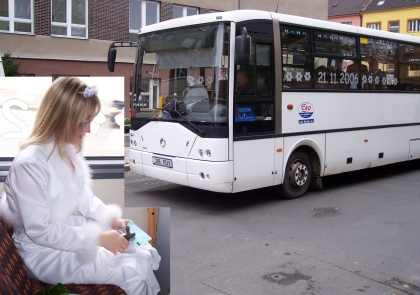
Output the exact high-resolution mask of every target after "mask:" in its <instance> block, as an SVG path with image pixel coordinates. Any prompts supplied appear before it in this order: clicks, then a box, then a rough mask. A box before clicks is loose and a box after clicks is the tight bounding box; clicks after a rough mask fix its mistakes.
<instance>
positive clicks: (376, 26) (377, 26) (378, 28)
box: [367, 23, 381, 30]
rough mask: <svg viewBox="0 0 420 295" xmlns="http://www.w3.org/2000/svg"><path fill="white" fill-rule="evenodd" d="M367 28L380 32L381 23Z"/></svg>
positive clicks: (369, 25)
mask: <svg viewBox="0 0 420 295" xmlns="http://www.w3.org/2000/svg"><path fill="white" fill-rule="evenodd" d="M367 27H368V28H369V29H374V30H380V29H381V24H380V23H373V24H368V25H367Z"/></svg>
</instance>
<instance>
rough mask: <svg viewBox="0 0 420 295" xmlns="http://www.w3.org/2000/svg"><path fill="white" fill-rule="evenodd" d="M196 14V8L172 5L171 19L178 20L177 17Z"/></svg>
mask: <svg viewBox="0 0 420 295" xmlns="http://www.w3.org/2000/svg"><path fill="white" fill-rule="evenodd" d="M196 14H198V9H197V8H192V7H186V6H179V5H174V8H173V12H172V18H179V17H184V16H190V15H196Z"/></svg>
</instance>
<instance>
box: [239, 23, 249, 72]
mask: <svg viewBox="0 0 420 295" xmlns="http://www.w3.org/2000/svg"><path fill="white" fill-rule="evenodd" d="M239 30H240V31H241V32H240V35H239V36H236V38H235V63H236V64H237V65H244V66H246V65H249V60H250V58H251V36H249V35H248V32H247V30H246V28H245V27H243V28H240V29H239Z"/></svg>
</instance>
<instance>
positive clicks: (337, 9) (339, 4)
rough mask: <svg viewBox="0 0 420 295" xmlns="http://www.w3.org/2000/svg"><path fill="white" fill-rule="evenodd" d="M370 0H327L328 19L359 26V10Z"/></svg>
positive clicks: (360, 22)
mask: <svg viewBox="0 0 420 295" xmlns="http://www.w3.org/2000/svg"><path fill="white" fill-rule="evenodd" d="M371 1H372V0H352V1H348V0H328V20H329V21H332V22H336V23H341V24H346V25H353V26H361V25H362V17H361V14H360V13H361V12H362V11H363V10H364V9H366V7H367V6H368V5H369V3H370V2H371Z"/></svg>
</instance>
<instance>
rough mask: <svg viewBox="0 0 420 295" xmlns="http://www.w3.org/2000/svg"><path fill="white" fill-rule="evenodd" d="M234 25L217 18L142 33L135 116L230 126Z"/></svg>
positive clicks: (133, 93) (135, 80)
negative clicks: (229, 111) (230, 36)
mask: <svg viewBox="0 0 420 295" xmlns="http://www.w3.org/2000/svg"><path fill="white" fill-rule="evenodd" d="M229 31H230V27H229V25H228V24H224V23H215V24H206V25H202V26H194V27H186V28H178V29H173V30H167V31H160V32H154V33H150V34H143V35H141V34H140V35H139V40H138V55H137V60H136V65H135V73H134V86H133V87H134V88H133V92H132V95H131V107H132V117H133V118H144V119H153V120H163V121H175V122H188V123H189V125H192V126H199V125H201V126H205V125H210V126H220V125H223V126H226V125H227V122H228V120H227V115H228V112H227V103H226V100H227V97H228V93H227V82H228V70H229V69H228V53H229V52H228V48H229ZM133 110H134V111H133Z"/></svg>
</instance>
